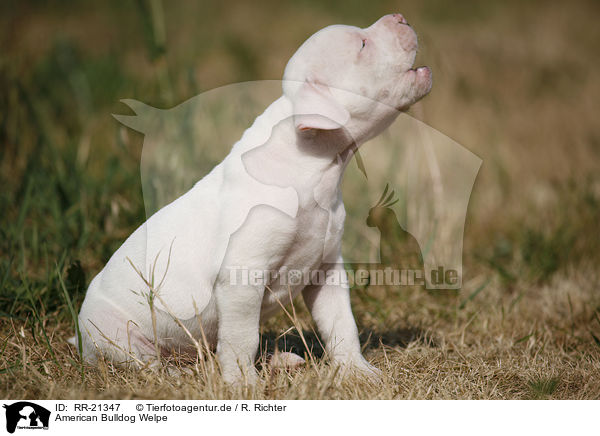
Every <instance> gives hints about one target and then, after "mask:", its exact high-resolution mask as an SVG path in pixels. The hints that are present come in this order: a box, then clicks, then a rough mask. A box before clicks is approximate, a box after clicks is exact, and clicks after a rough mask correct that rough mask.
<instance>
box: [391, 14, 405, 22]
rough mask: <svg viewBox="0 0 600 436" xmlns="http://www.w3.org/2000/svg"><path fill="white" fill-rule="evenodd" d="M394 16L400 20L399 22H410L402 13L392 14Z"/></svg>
mask: <svg viewBox="0 0 600 436" xmlns="http://www.w3.org/2000/svg"><path fill="white" fill-rule="evenodd" d="M392 17H394V18H395V19H396V20H398V23H402V24H408V22H407V21H406V18H404V15H402V14H392Z"/></svg>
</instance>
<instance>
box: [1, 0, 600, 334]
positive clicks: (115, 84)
mask: <svg viewBox="0 0 600 436" xmlns="http://www.w3.org/2000/svg"><path fill="white" fill-rule="evenodd" d="M391 12H401V13H402V14H404V15H405V17H406V18H407V20H408V22H409V23H410V24H411V25H412V26H413V27H414V29H415V30H416V32H417V34H418V35H419V39H420V48H419V54H418V56H417V65H428V66H430V67H431V68H432V70H433V77H434V84H433V90H432V92H431V94H430V95H429V96H428V97H426V98H425V99H424V100H423V101H421V102H420V103H418V104H417V105H416V106H415V107H413V108H412V109H411V110H410V112H409V113H410V114H411V115H412V116H414V117H416V118H417V119H419V120H421V121H423V122H425V123H427V124H428V125H429V126H431V127H433V128H435V129H437V130H439V131H440V132H442V133H444V134H445V135H447V136H449V137H450V138H452V139H453V140H455V141H456V142H458V143H460V144H462V145H463V146H464V147H466V148H467V149H469V150H470V151H472V152H473V153H475V154H477V155H478V156H479V157H480V158H482V159H483V165H482V167H481V169H480V171H479V174H478V177H477V180H476V182H475V186H474V190H473V193H472V196H471V202H470V204H469V211H468V214H467V221H466V228H465V235H464V244H465V245H464V255H463V260H464V269H463V278H464V282H465V283H466V287H467V288H468V289H467V294H466V295H472V294H469V292H472V291H473V290H474V289H475V290H477V289H479V288H478V286H479V284H480V283H483V282H485V281H486V280H487V281H489V280H493V282H494V283H495V284H496V286H495V288H494V291H493V292H492V291H491V290H489V289H488V291H489V292H490V295H491V297H490V298H491V299H490V301H496V300H499V299H501V298H502V296H504V295H513V296H514V295H521V296H522V294H520V293H521V292H529V290H530V289H536V288H538V287H542V286H555V285H556V283H557V282H556V281H553V280H555V279H556V277H559V278H560V281H562V282H561V283H563V284H561V285H556V286H558V287H560V286H563V285H564V283H568V285H566V286H567V288H568V290H569V292H571V293H572V294H571V295H572V296H573V304H575V305H577V304H579V303H577V301H580V303H581V307H580V309H581V310H582V312H581V317H582V318H581V320H582V323H584V325H585V327H584V330H586V331H587V330H589V328H591V327H589V328H588V326H589V325H591V324H588V323H589V322H591V321H590V320H592V319H593V317H592V314H593V313H596V311H597V310H598V309H599V308H600V305H599V300H598V298H597V296H598V294H599V293H598V287H597V284H598V268H597V265H598V262H599V260H600V255H599V248H600V246H599V244H598V243H599V237H600V171H599V169H600V123H599V122H598V114H599V113H600V107H599V106H600V80H599V78H598V73H597V71H598V68H599V67H600V58H599V56H598V43H599V42H600V26H598V18H600V4H599V3H598V2H597V1H592V0H590V1H573V2H563V1H528V2H522V1H487V2H479V1H461V2H448V1H443V0H427V1H418V2H408V1H376V0H373V1H370V2H365V1H356V0H346V1H337V2H336V1H332V2H323V1H319V0H300V1H282V0H277V1H275V0H273V1H253V2H246V1H227V2H222V1H201V2H191V1H190V2H161V1H159V0H139V1H129V2H123V1H112V0H111V1H104V2H94V3H92V2H84V1H67V0H63V1H23V0H19V1H16V0H4V1H2V3H1V5H0V47H1V51H0V187H1V188H0V316H2V317H3V319H5V320H10V319H13V320H18V319H24V318H26V317H27V316H28V315H27V314H28V313H29V311H30V310H31V307H32V305H33V302H36V304H39V306H37V307H38V308H39V307H43V309H39V310H43V312H44V313H48V314H52V313H55V314H58V316H67V315H66V312H65V309H64V308H65V301H64V300H63V299H62V298H58V297H56V296H57V295H58V294H57V292H58V291H57V289H58V288H59V283H60V279H64V282H65V287H66V288H67V289H68V290H69V292H70V293H71V294H72V295H73V298H74V299H75V302H76V303H78V302H80V301H81V299H82V295H83V293H84V291H85V286H86V285H87V283H89V280H90V279H91V278H92V277H93V276H94V275H95V274H96V273H97V272H98V271H99V270H100V268H101V267H102V265H103V264H104V263H105V262H106V261H107V260H108V258H109V257H110V255H111V254H112V253H113V251H114V250H115V249H116V248H117V247H118V246H119V245H120V244H121V243H122V241H123V240H124V239H125V238H126V237H127V236H128V235H129V234H130V233H131V232H132V231H133V229H135V228H136V227H137V226H138V225H139V224H141V223H142V222H143V220H144V219H145V213H144V204H143V199H142V191H141V184H140V172H139V162H140V153H141V147H142V142H143V137H142V135H141V134H139V133H137V132H134V131H132V130H130V129H127V128H126V127H124V126H122V125H120V124H119V123H118V122H117V121H116V120H115V119H113V118H112V117H111V113H121V114H128V113H131V112H130V111H129V110H128V109H127V108H126V107H125V106H124V105H123V104H122V103H120V102H119V100H120V99H122V98H133V99H137V100H141V101H143V102H145V103H147V104H150V105H153V106H156V107H160V108H169V107H172V106H174V105H177V104H179V103H181V102H184V101H185V100H187V99H189V98H191V97H193V96H195V95H197V94H199V93H201V92H203V91H207V90H210V89H213V88H216V87H219V86H223V85H227V84H230V83H235V82H240V81H249V80H262V79H280V78H281V75H282V72H283V68H284V66H285V64H286V62H287V59H288V58H289V57H290V56H291V55H292V54H293V53H294V51H295V50H296V49H297V48H298V46H299V45H300V44H301V43H302V42H303V41H304V40H305V39H306V38H307V37H308V36H310V35H311V34H312V33H314V32H315V31H317V30H318V29H320V28H322V27H324V26H327V25H330V24H337V23H342V24H351V25H356V26H360V27H365V26H368V25H370V24H371V23H373V22H374V21H375V20H376V19H378V18H379V17H380V16H382V15H384V14H387V13H391ZM59 276H60V277H59ZM470 279H472V280H475V281H476V282H477V283H476V284H471V282H470V281H469V280H470ZM469 286H470V287H469ZM32 289H35V290H36V291H35V292H33V293H32V292H30V291H31V290H32ZM482 289H483V288H482ZM479 291H481V289H479ZM479 291H477V292H479ZM488 291H486V292H488ZM574 295H580V296H581V298H580V299H579V300H577V299H576V297H575V296H574ZM456 298H459V299H460V298H461V297H456ZM473 298H475V296H473ZM565 302H566V300H565ZM569 302H571V300H569ZM565 304H566V303H565ZM569 304H570V303H569ZM540 310H542V309H540ZM577 313H579V312H577ZM0 322H1V321H0ZM364 322H366V321H364ZM598 327H599V326H595V327H594V329H595V330H596V331H598V330H599V329H598ZM586 335H587V336H586V338H587V339H586V340H588V341H592V338H591V337H590V336H589V335H588V334H587V333H586ZM597 336H598V333H596V336H594V337H597ZM592 343H593V342H592ZM598 344H600V342H598Z"/></svg>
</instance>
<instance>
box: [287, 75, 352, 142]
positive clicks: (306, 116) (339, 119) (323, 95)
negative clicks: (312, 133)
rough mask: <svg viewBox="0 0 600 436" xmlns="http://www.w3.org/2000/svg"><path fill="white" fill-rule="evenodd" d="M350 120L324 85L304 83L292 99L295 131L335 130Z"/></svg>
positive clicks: (311, 82)
mask: <svg viewBox="0 0 600 436" xmlns="http://www.w3.org/2000/svg"><path fill="white" fill-rule="evenodd" d="M349 120H350V113H349V112H348V111H347V110H346V108H344V107H343V106H342V105H340V104H339V103H338V102H337V101H335V99H334V98H333V95H332V94H331V92H330V91H329V88H328V87H327V86H325V85H322V84H320V83H317V82H316V81H309V80H307V81H306V82H304V83H303V84H302V85H301V86H300V89H299V90H298V93H297V94H296V96H295V99H294V125H295V126H296V129H297V130H301V131H306V130H311V129H318V130H335V129H339V128H340V127H342V126H344V125H345V124H346V123H347V122H348V121H349Z"/></svg>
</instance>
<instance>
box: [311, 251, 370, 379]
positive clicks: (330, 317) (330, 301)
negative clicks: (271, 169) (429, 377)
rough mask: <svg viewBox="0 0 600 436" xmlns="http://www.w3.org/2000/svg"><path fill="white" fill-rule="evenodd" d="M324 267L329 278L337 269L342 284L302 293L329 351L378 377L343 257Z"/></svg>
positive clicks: (337, 359)
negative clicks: (364, 346) (364, 347)
mask: <svg viewBox="0 0 600 436" xmlns="http://www.w3.org/2000/svg"><path fill="white" fill-rule="evenodd" d="M322 268H323V269H324V270H325V272H326V277H329V276H330V274H331V272H330V271H334V272H335V275H334V277H336V279H337V280H339V283H336V284H332V285H330V284H324V285H312V286H307V287H306V288H304V290H303V291H302V296H303V297H304V301H305V303H306V306H307V307H308V309H309V310H310V312H311V314H312V317H313V319H314V320H315V323H316V324H317V328H318V330H319V334H320V335H321V338H322V340H323V342H324V344H325V349H326V351H327V354H328V355H329V357H330V359H331V360H332V361H333V362H335V363H338V364H340V365H342V366H344V367H350V368H352V369H356V370H359V371H360V372H363V373H365V374H367V375H368V376H370V377H374V378H376V377H378V376H379V374H380V371H379V370H378V369H377V368H375V367H374V366H373V365H371V364H370V363H369V362H367V361H366V359H365V358H364V357H363V356H362V354H361V352H360V341H359V339H358V329H357V328H356V322H355V321H354V316H353V315H352V309H351V307H350V289H349V288H348V284H347V283H348V280H347V275H346V271H345V270H344V267H343V261H342V259H341V257H340V258H339V261H338V262H337V263H335V264H327V265H323V266H322Z"/></svg>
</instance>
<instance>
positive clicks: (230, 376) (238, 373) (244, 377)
mask: <svg viewBox="0 0 600 436" xmlns="http://www.w3.org/2000/svg"><path fill="white" fill-rule="evenodd" d="M222 374H223V381H224V382H225V383H226V384H229V385H246V386H253V385H255V384H256V383H258V373H257V372H256V369H254V367H248V368H244V370H243V371H242V370H241V369H240V368H239V367H235V368H228V369H226V370H223V371H222Z"/></svg>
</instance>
